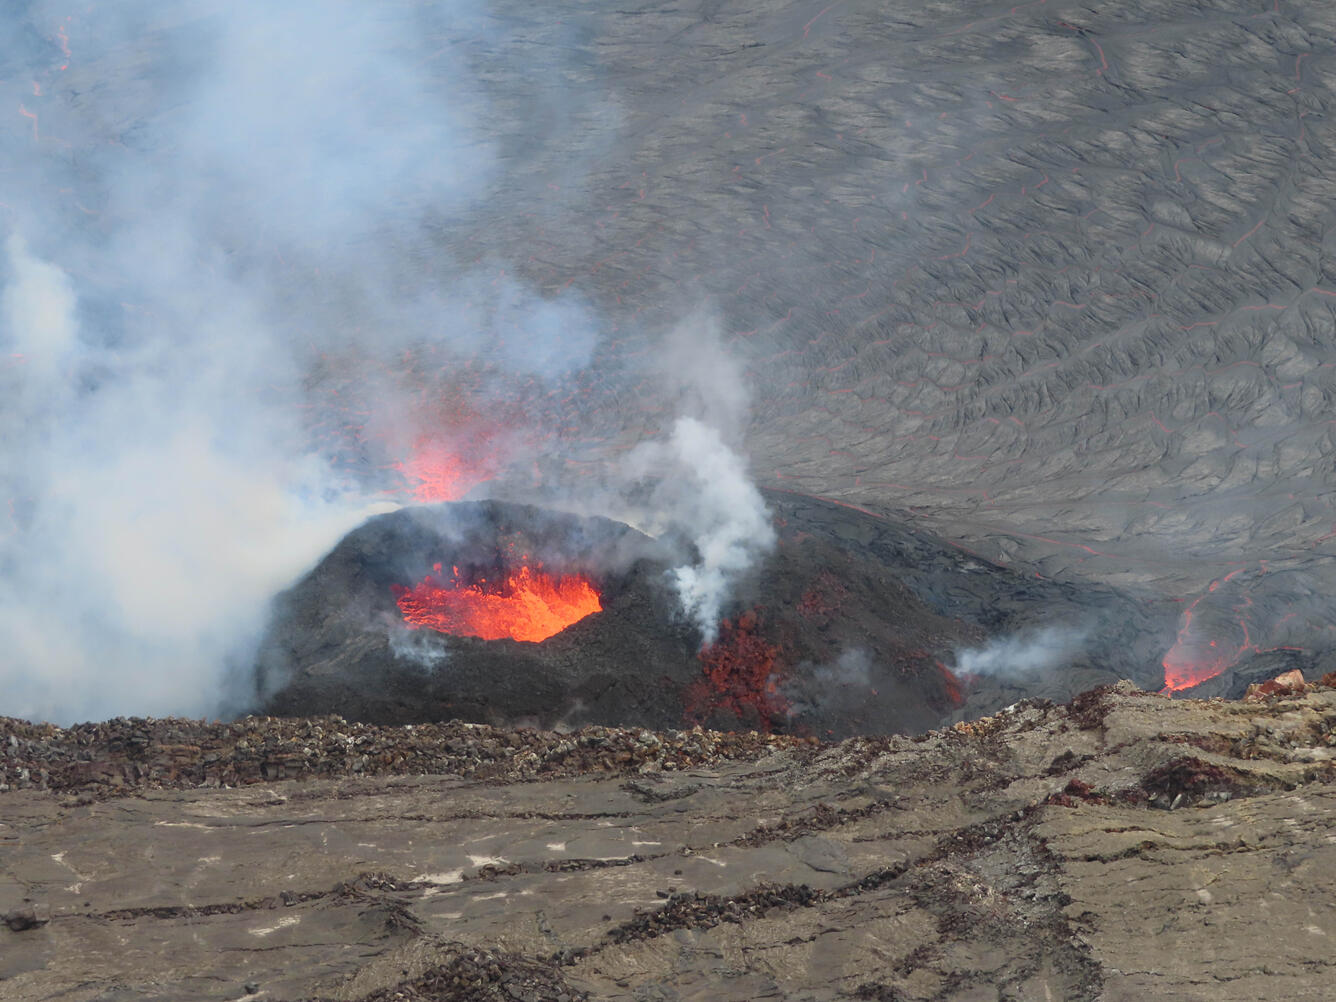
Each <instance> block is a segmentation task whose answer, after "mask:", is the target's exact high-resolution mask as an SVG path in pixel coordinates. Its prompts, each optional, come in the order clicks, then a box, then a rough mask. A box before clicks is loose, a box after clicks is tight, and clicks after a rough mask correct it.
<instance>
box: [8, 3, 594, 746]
mask: <svg viewBox="0 0 1336 1002" xmlns="http://www.w3.org/2000/svg"><path fill="white" fill-rule="evenodd" d="M83 7H84V10H83V12H82V13H80V14H79V15H78V16H77V17H76V18H69V17H67V16H66V11H65V8H64V6H62V5H57V4H55V3H54V2H47V0H35V2H32V3H22V4H18V5H14V9H12V10H11V9H7V10H6V12H5V13H4V14H0V29H3V30H0V56H2V57H3V58H0V65H3V66H6V67H8V71H7V72H8V73H9V74H10V76H9V77H8V78H7V79H6V80H4V81H2V82H0V83H2V84H3V86H5V87H7V88H8V93H10V95H11V97H12V98H13V101H12V103H11V104H10V107H13V106H14V105H17V104H20V103H22V104H23V105H24V111H25V114H27V115H28V116H29V118H25V119H24V120H23V122H24V124H25V128H24V129H22V130H9V131H7V132H5V133H3V134H0V153H2V154H3V155H4V157H5V162H6V167H7V177H6V180H7V182H8V188H9V190H10V192H12V193H11V194H6V196H5V199H4V203H3V206H0V238H2V239H3V241H4V255H3V260H0V398H3V399H4V401H5V405H4V408H3V411H0V639H2V640H3V643H4V644H5V648H6V656H5V658H4V659H3V660H2V661H0V692H3V693H4V697H5V698H4V702H3V705H0V713H5V714H15V715H20V716H27V717H35V718H45V719H52V720H56V721H61V722H67V721H70V720H74V719H80V718H86V717H93V716H107V715H111V714H118V713H137V714H145V713H153V714H162V713H191V714H202V713H208V712H210V711H211V710H212V709H214V708H215V707H217V706H218V705H219V703H220V699H221V698H223V692H222V690H223V688H224V680H225V679H226V678H228V677H229V673H230V669H233V668H237V667H240V668H242V669H244V667H245V666H246V665H247V663H248V659H249V657H250V651H251V647H252V645H253V641H254V638H255V637H256V635H257V633H258V631H259V630H260V628H261V626H262V622H263V619H264V616H265V613H266V606H267V603H268V600H269V598H270V597H271V596H272V595H273V594H274V593H275V592H276V591H277V590H278V589H280V588H282V587H283V586H285V585H287V584H288V583H290V582H291V581H292V580H293V579H294V578H295V577H296V576H297V575H298V574H299V573H301V571H303V570H304V569H305V568H306V567H308V566H309V565H310V564H312V563H313V562H314V561H315V560H316V558H318V557H319V556H320V554H321V553H323V552H324V551H326V550H327V549H329V548H330V546H331V545H332V544H333V543H334V542H335V541H336V540H337V539H338V538H339V536H340V535H342V534H343V533H344V532H346V531H347V530H348V529H349V528H351V527H352V526H353V525H354V524H355V523H356V522H357V521H358V520H360V519H361V518H362V517H363V516H364V515H365V514H366V513H367V512H368V511H370V510H374V508H375V506H376V505H377V504H383V502H384V499H385V494H384V493H383V487H384V483H383V482H377V481H376V480H375V478H374V477H373V476H368V475H367V473H366V468H368V467H369V468H370V469H371V470H372V471H373V472H374V464H367V463H365V462H364V463H363V467H364V468H363V470H362V472H360V473H358V472H357V471H353V472H352V473H350V472H349V469H348V468H347V464H346V463H345V462H344V461H343V460H344V459H345V458H346V457H345V456H344V455H343V450H344V448H345V444H344V443H343V442H330V441H328V440H322V439H320V438H318V437H317V436H316V435H315V434H314V430H315V429H317V428H321V427H329V426H331V425H333V426H336V427H337V426H338V425H339V423H340V421H342V420H344V419H343V418H342V417H341V415H340V412H339V411H338V409H337V407H335V408H334V409H331V408H330V404H329V402H328V401H327V400H325V399H324V398H322V397H319V396H317V395H316V394H317V392H318V391H322V390H323V388H324V387H323V386H322V385H321V383H320V379H319V378H317V376H316V374H317V373H328V372H330V371H335V372H337V371H338V370H339V367H340V366H343V367H344V368H345V369H348V370H350V371H351V373H352V374H354V375H356V376H359V377H361V376H362V375H363V371H364V370H365V369H372V370H375V371H378V372H381V373H384V372H386V371H388V370H389V369H390V368H391V363H392V361H393V360H396V359H398V358H399V357H400V355H401V354H402V353H403V352H404V351H405V350H406V349H410V348H413V347H415V346H419V345H423V344H427V345H434V346H437V347H444V348H446V349H449V350H451V351H456V352H460V353H480V352H481V353H484V354H490V355H492V356H494V357H495V358H496V359H497V360H498V361H497V364H499V365H501V366H503V367H509V368H510V369H516V368H521V369H523V370H524V371H526V372H530V373H537V374H538V375H540V376H545V375H547V374H548V373H550V372H560V371H566V370H567V369H569V368H570V367H572V366H578V365H580V364H583V363H584V362H585V361H587V360H588V358H589V357H590V354H591V352H592V349H593V344H594V342H595V340H596V336H597V331H598V325H597V324H596V323H594V322H593V320H592V318H591V317H590V316H589V309H588V306H587V304H585V303H584V302H582V301H581V300H580V299H579V298H578V297H575V296H569V297H565V298H562V299H556V298H552V297H545V296H540V295H538V294H536V293H535V292H533V291H532V290H530V289H528V288H526V287H525V286H524V285H523V283H520V282H517V281H515V280H513V279H509V278H508V279H505V280H504V281H502V282H500V283H499V284H498V283H495V282H494V281H493V279H494V276H489V277H488V280H487V281H486V282H484V280H483V279H482V278H481V277H480V276H479V275H478V274H477V273H476V272H473V271H470V270H468V269H458V268H453V267H450V266H449V260H448V257H447V256H446V255H445V254H444V253H443V251H442V248H441V238H440V231H441V227H442V226H443V225H445V224H447V223H448V222H449V221H450V220H451V219H452V218H454V217H455V216H457V215H458V214H459V213H461V212H464V211H466V210H468V209H469V208H470V207H471V206H473V205H474V204H475V203H476V202H477V201H478V200H479V199H480V198H482V196H483V195H484V194H485V193H486V192H487V190H488V186H489V184H492V183H493V182H494V181H495V179H496V177H497V173H498V171H499V169H500V168H499V166H498V162H499V161H498V155H499V154H498V148H497V146H496V142H497V140H496V138H495V135H494V134H493V132H492V130H491V129H490V126H489V127H488V128H487V129H484V128H483V124H482V123H490V122H491V121H493V119H492V118H491V117H490V116H489V114H488V102H489V97H488V94H487V92H485V91H484V90H482V89H481V88H480V87H479V86H478V85H476V84H475V83H474V82H473V79H474V74H473V73H472V68H473V67H472V65H471V63H470V60H471V59H473V58H474V55H475V54H476V53H478V52H486V51H487V50H488V48H489V45H490V44H491V43H492V42H494V41H495V40H496V38H495V36H497V35H498V34H499V33H500V32H501V31H502V28H501V26H500V22H499V21H498V20H496V19H494V18H489V17H487V16H484V12H483V11H482V8H481V6H480V5H476V4H473V3H452V4H450V5H449V11H448V17H438V16H437V15H436V14H434V13H433V12H432V10H430V9H429V7H424V6H422V5H416V6H414V5H408V6H405V5H380V4H370V3H362V2H351V0H285V2H283V3H279V4H274V3H269V2H264V0H231V2H228V3H218V2H215V0H183V2H181V3H176V4H163V3H161V2H158V0H125V2H121V3H116V4H99V5H83ZM447 21H448V23H446V22H447ZM58 28H59V29H60V35H59V37H60V39H61V40H62V44H61V45H58V44H57V37H58V33H57V29H58ZM66 36H67V37H68V49H69V52H65V51H62V45H63V44H64V43H63V39H64V38H65V37H66ZM478 43H488V44H478ZM554 58H555V57H554ZM548 69H549V67H546V66H544V65H541V64H538V65H534V66H533V67H532V69H531V70H526V71H527V72H533V73H536V74H540V75H542V74H546V73H547V70H548ZM526 71H521V72H526ZM549 89H551V88H550V87H549ZM550 99H551V100H559V99H558V98H555V97H553V98H550ZM29 119H30V120H31V127H30V128H28V127H27V123H28V121H29ZM471 303H472V304H479V303H480V304H482V305H470V304H471ZM503 330H504V336H502V331H503ZM362 363H366V364H362ZM359 365H361V370H359ZM349 381H351V380H349ZM366 381H367V382H370V383H376V388H375V390H374V391H373V392H376V393H382V394H383V397H382V403H383V405H384V406H383V412H382V414H381V415H380V416H379V421H380V426H373V423H372V422H368V427H367V428H366V429H363V430H362V432H360V433H359V434H360V436H361V437H360V439H359V442H360V443H361V444H363V445H364V444H365V442H366V441H367V439H368V438H369V437H371V436H375V435H382V436H385V437H386V438H391V437H397V438H398V439H404V438H411V436H412V432H411V430H405V429H406V426H408V425H410V424H411V422H412V421H413V420H414V418H413V411H414V402H413V400H412V398H411V397H410V396H409V394H408V393H407V392H406V391H405V389H404V387H403V386H401V385H399V384H397V383H396V381H395V380H394V379H392V378H388V377H375V378H374V379H373V378H372V377H366ZM385 425H392V426H393V427H385Z"/></svg>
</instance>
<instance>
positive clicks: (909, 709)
mask: <svg viewBox="0 0 1336 1002" xmlns="http://www.w3.org/2000/svg"><path fill="white" fill-rule="evenodd" d="M770 500H771V503H772V507H773V509H774V513H775V520H776V525H777V528H778V530H779V545H778V546H777V548H776V550H775V551H774V552H773V553H772V554H771V555H770V556H769V557H768V558H766V559H765V560H764V561H763V562H762V564H761V565H760V566H759V567H757V568H756V569H755V571H754V573H752V574H751V576H750V577H749V578H747V579H746V580H745V581H744V582H743V583H742V585H741V587H740V588H739V589H738V592H737V594H736V596H735V599H734V603H733V606H732V608H731V609H730V610H728V613H727V618H726V620H725V621H724V622H723V623H722V624H721V627H720V630H719V635H718V637H717V639H716V640H715V641H714V642H712V643H711V644H708V645H706V646H705V647H703V648H702V647H701V645H700V637H699V635H698V634H697V633H696V632H695V630H694V629H692V628H689V627H688V626H687V625H686V624H685V623H684V621H683V620H682V618H681V616H680V614H679V613H678V612H677V600H676V597H675V595H674V594H673V593H672V591H671V589H670V587H669V574H668V571H669V568H670V567H671V566H673V564H674V562H675V560H674V558H673V554H672V553H671V552H670V551H669V549H668V548H667V545H666V544H663V543H658V542H655V541H653V540H651V539H649V538H648V537H646V536H643V535H641V534H640V533H638V532H635V531H634V530H632V529H630V528H629V527H627V526H625V525H621V524H618V523H614V522H611V521H608V520H606V519H582V518H576V517H574V516H570V515H565V514H560V513H556V512H552V511H545V510H543V509H539V508H535V507H532V506H527V505H517V504H509V503H500V502H481V503H468V504H453V505H439V506H435V507H426V508H418V509H404V510H401V511H398V512H395V513H393V514H390V515H384V516H379V517H377V518H374V519H372V520H370V521H368V522H367V523H366V524H364V525H363V526H362V527H360V528H359V529H357V530H355V531H354V532H353V533H351V534H350V535H349V536H348V537H347V538H345V539H344V540H343V542H342V543H340V544H339V546H338V547H336V548H335V550H334V551H333V552H332V553H331V554H330V555H329V556H328V557H326V558H325V559H324V560H323V561H322V562H321V563H320V565H319V566H318V567H316V569H315V570H314V571H312V572H311V573H310V574H309V575H308V576H307V577H306V578H305V579H303V580H302V581H301V582H299V583H298V584H297V585H296V586H295V587H294V588H292V589H291V590H290V591H289V592H287V593H286V594H285V595H283V596H282V597H280V599H279V600H278V601H277V603H276V606H275V610H274V617H273V622H272V626H271V628H270V631H269V634H268V636H267V638H266V640H265V642H264V644H263V647H262V650H261V652H260V656H259V661H258V668H257V681H258V686H259V693H260V699H261V703H262V705H263V707H264V709H265V710H266V712H270V713H278V714H285V715H305V714H319V713H338V714H341V715H343V716H345V717H348V718H350V719H355V720H361V721H368V722H377V723H391V722H393V723H408V722H418V721H434V720H447V719H452V718H459V719H463V720H473V721H480V722H492V723H537V724H542V725H546V726H550V725H553V724H556V723H565V724H572V725H573V724H580V723H600V724H613V725H628V724H634V725H642V726H655V727H671V726H678V725H680V724H682V723H689V724H691V723H703V724H707V725H709V726H713V727H718V728H727V729H732V728H738V727H745V728H758V729H763V730H780V731H789V732H797V733H800V734H815V735H818V736H822V737H826V736H832V737H841V736H846V735H851V734H887V733H914V732H919V731H923V730H927V729H929V728H931V727H934V726H937V725H939V724H940V723H941V722H942V721H943V720H947V719H954V718H955V717H957V716H960V715H970V716H977V715H979V714H981V713H985V712H988V711H990V710H994V709H997V708H999V707H1001V706H1004V705H1006V704H1007V703H1010V702H1014V701H1015V700H1016V699H1018V698H1021V697H1023V696H1026V695H1041V696H1045V697H1049V698H1067V697H1070V696H1071V695H1072V694H1074V693H1075V692H1077V691H1080V690H1081V689H1083V688H1086V687H1089V686H1091V685H1095V684H1099V683H1101V682H1111V681H1114V680H1116V679H1118V678H1121V677H1132V678H1136V679H1137V680H1139V681H1140V682H1142V683H1143V684H1146V685H1154V684H1155V683H1156V681H1157V679H1156V677H1155V670H1154V665H1155V656H1156V653H1157V652H1158V651H1159V650H1161V649H1163V647H1164V646H1165V645H1167V644H1168V643H1169V642H1170V640H1171V639H1172V636H1173V622H1174V616H1173V615H1172V614H1171V615H1169V616H1166V615H1165V614H1164V612H1163V611H1162V610H1161V611H1157V610H1156V607H1154V606H1149V605H1147V604H1145V603H1143V602H1140V601H1138V600H1136V599H1135V598H1132V597H1130V596H1127V595H1123V594H1121V593H1119V592H1117V591H1115V590H1112V589H1108V588H1099V587H1094V586H1077V585H1073V584H1063V583H1058V582H1052V581H1045V580H1042V579H1037V578H1034V577H1033V576H1031V577H1028V578H1027V577H1024V576H1022V575H1020V574H1018V573H1016V572H1014V571H1010V570H1007V569H1005V568H1001V567H998V566H996V565H993V564H990V563H989V562H987V561H985V560H982V559H980V558H977V557H974V556H972V555H970V554H968V553H966V552H963V551H961V550H960V549H958V548H954V547H951V546H949V545H947V544H945V543H943V542H941V541H939V540H936V539H934V538H933V537H931V536H929V535H927V534H925V533H923V532H921V531H918V530H915V529H914V528H912V527H910V526H908V525H906V524H905V523H903V522H897V521H894V520H891V519H886V518H880V517H877V516H874V515H871V514H869V513H866V512H861V511H858V510H855V509H852V508H849V507H847V506H842V505H838V504H833V503H830V502H822V501H816V500H813V499H807V498H800V497H792V496H785V495H778V494H775V495H772V496H771V499H770ZM517 555H519V556H518V557H517ZM519 557H523V558H524V559H526V560H527V561H528V564H529V565H532V566H533V567H535V568H537V567H539V566H541V567H542V568H544V569H545V570H546V571H549V572H551V573H553V574H565V575H574V574H582V575H587V576H588V579H589V580H590V581H591V582H592V583H593V585H594V586H595V587H596V588H597V589H598V591H599V593H600V597H601V603H602V609H601V611H599V612H596V613H594V614H592V615H589V616H587V617H585V618H583V619H581V620H579V621H578V622H576V623H574V624H573V625H571V626H569V627H567V628H566V629H564V630H562V631H560V632H559V633H557V634H556V635H554V636H552V637H550V638H548V639H546V640H543V641H542V642H527V641H516V640H510V639H499V640H483V639H479V638H478V637H472V636H451V635H447V634H444V633H440V632H437V631H435V630H432V629H411V628H410V627H409V626H408V625H407V624H406V623H405V621H404V613H403V612H402V611H401V609H400V607H399V605H397V604H396V595H400V594H402V589H403V588H404V587H405V586H406V585H409V584H412V583H414V582H417V581H418V580H420V579H421V577H422V576H423V575H424V574H428V573H430V572H431V571H432V569H433V568H436V567H438V566H440V567H450V568H453V569H454V570H455V572H456V573H460V574H467V575H470V576H473V577H479V576H481V577H487V576H490V577H492V578H499V577H504V576H505V574H506V567H507V565H508V564H509V563H513V562H514V561H515V560H516V559H518V558H519ZM676 559H679V560H687V559H690V555H689V554H680V553H679V554H677V557H676ZM436 573H438V574H442V573H443V572H442V571H439V570H438V571H436ZM1055 626H1056V627H1060V628H1062V629H1064V630H1068V631H1070V632H1072V633H1073V634H1079V637H1080V644H1079V645H1077V646H1075V647H1073V649H1072V650H1071V651H1069V652H1066V657H1064V658H1063V660H1062V661H1061V662H1060V663H1053V664H1039V663H1029V662H1027V661H1025V660H1024V658H1022V659H1021V660H1019V661H1017V662H1016V663H1008V664H1005V665H1002V666H1000V667H999V668H998V670H997V671H996V672H993V673H991V674H988V675H977V676H969V677H957V676H956V674H954V673H953V669H954V668H955V667H956V665H957V660H958V658H959V657H960V656H961V655H962V654H963V652H967V651H970V650H974V649H977V648H982V647H986V646H987V644H989V643H990V642H992V641H993V640H994V639H996V638H998V637H1002V638H1008V637H1012V636H1017V637H1020V638H1022V640H1023V639H1024V638H1026V637H1028V636H1029V635H1030V634H1031V633H1033V632H1034V631H1036V630H1039V629H1043V628H1052V627H1055ZM962 663H970V664H972V662H962Z"/></svg>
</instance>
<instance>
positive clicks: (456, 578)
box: [391, 564, 603, 643]
mask: <svg viewBox="0 0 1336 1002" xmlns="http://www.w3.org/2000/svg"><path fill="white" fill-rule="evenodd" d="M435 569H436V573H437V574H440V573H441V565H440V564H436V565H435ZM391 590H392V591H393V592H394V599H395V602H396V603H398V606H399V610H400V611H401V612H402V613H403V614H404V622H405V623H407V624H408V626H409V628H411V629H428V630H437V631H439V632H441V633H449V634H453V635H454V636H459V637H480V638H481V639H483V640H501V639H506V638H508V639H511V640H527V641H530V642H531V643H538V642H540V641H543V640H546V639H547V638H548V637H551V636H553V635H554V634H557V633H560V632H561V631H562V630H564V629H566V627H568V626H570V625H571V624H573V623H577V622H579V621H580V620H582V619H584V618H585V617H586V616H589V615H592V614H593V613H595V612H601V611H602V609H603V604H602V602H601V600H600V598H599V594H598V591H597V590H596V589H595V588H594V585H593V583H592V582H591V581H590V580H589V579H588V578H587V577H585V576H584V575H582V574H573V575H567V576H563V577H557V578H553V577H551V576H550V575H548V574H546V573H544V572H543V569H542V565H541V564H540V565H538V566H537V567H536V568H530V567H529V566H528V565H527V564H523V565H521V566H520V567H519V568H518V569H516V570H512V571H510V572H509V573H508V574H507V575H506V576H505V578H504V580H502V581H500V582H497V583H489V582H488V581H486V580H480V581H478V582H477V583H475V584H464V582H463V581H462V580H461V578H460V574H459V568H457V567H456V568H452V574H451V577H450V580H449V581H443V580H441V579H440V578H438V577H436V576H434V575H428V576H427V577H426V578H424V579H423V580H422V581H421V583H419V584H417V585H415V586H413V587H412V588H408V587H405V586H403V585H393V586H392V589H391Z"/></svg>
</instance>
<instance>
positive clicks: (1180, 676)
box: [1160, 570, 1259, 692]
mask: <svg viewBox="0 0 1336 1002" xmlns="http://www.w3.org/2000/svg"><path fill="white" fill-rule="evenodd" d="M1241 573H1242V571H1241V570H1235V571H1230V572H1229V573H1228V574H1226V575H1225V576H1224V577H1222V578H1220V579H1219V580H1218V581H1212V582H1211V584H1210V587H1208V588H1207V589H1206V593H1207V594H1209V593H1211V592H1214V591H1215V590H1216V589H1217V588H1219V587H1220V586H1221V585H1222V584H1225V583H1226V582H1228V581H1229V580H1231V579H1232V578H1235V577H1237V576H1238V575H1239V574H1241ZM1205 597H1206V594H1202V595H1198V596H1197V597H1196V598H1195V599H1193V601H1192V604H1191V605H1189V606H1188V607H1187V608H1186V609H1184V610H1183V622H1182V625H1180V626H1179V628H1178V636H1177V637H1176V638H1175V640H1174V646H1173V647H1171V648H1169V652H1168V653H1167V654H1165V656H1164V659H1163V660H1162V661H1161V662H1160V664H1161V665H1162V666H1163V667H1164V689H1163V690H1162V691H1164V692H1182V691H1183V690H1184V689H1191V688H1193V687H1194V686H1198V685H1201V684H1202V683H1203V682H1205V681H1207V680H1208V679H1212V678H1215V677H1216V676H1217V675H1221V674H1223V673H1224V672H1226V671H1228V670H1229V669H1230V668H1232V667H1233V666H1234V665H1235V663H1236V662H1238V660H1239V659H1240V658H1242V657H1243V655H1245V654H1247V653H1248V652H1250V651H1256V650H1259V648H1258V647H1257V646H1256V645H1255V644H1254V643H1253V642H1252V638H1251V637H1250V636H1249V633H1248V623H1247V620H1246V619H1245V618H1243V617H1242V616H1240V618H1239V620H1238V625H1239V629H1240V631H1241V632H1242V634H1243V642H1242V643H1241V644H1238V645H1234V644H1232V643H1231V642H1229V641H1224V640H1219V641H1218V640H1215V639H1212V638H1211V637H1209V636H1204V635H1203V634H1202V631H1201V629H1200V628H1199V627H1194V626H1193V624H1192V617H1193V614H1194V613H1196V611H1197V604H1198V603H1199V602H1201V600H1202V599H1204V598H1205ZM1251 605H1252V600H1251V599H1250V598H1249V597H1248V596H1247V595H1244V596H1243V597H1242V600H1241V602H1239V603H1238V604H1236V605H1235V607H1234V611H1235V612H1236V613H1242V612H1243V611H1244V610H1246V609H1247V608H1248V607H1249V606H1251Z"/></svg>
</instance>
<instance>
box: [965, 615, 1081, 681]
mask: <svg viewBox="0 0 1336 1002" xmlns="http://www.w3.org/2000/svg"><path fill="white" fill-rule="evenodd" d="M1088 635H1089V631H1087V630H1078V629H1075V628H1072V627H1058V626H1050V627H1046V628H1044V629H1042V630H1039V631H1038V632H1029V633H1025V632H1023V633H1019V634H1016V635H1014V636H1010V637H1002V638H999V639H997V640H993V641H991V642H989V643H987V644H985V645H984V646H983V647H974V648H970V649H968V650H963V651H957V652H956V669H955V670H956V673H957V674H963V675H992V676H1004V677H1010V678H1016V677H1019V676H1023V675H1036V674H1039V673H1041V672H1045V671H1050V670H1052V669H1054V668H1057V667H1060V666H1062V665H1064V664H1065V663H1067V662H1069V661H1071V660H1072V659H1073V658H1074V657H1075V656H1076V655H1077V654H1079V653H1080V652H1081V648H1082V646H1083V645H1084V644H1085V640H1086V637H1087V636H1088Z"/></svg>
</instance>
